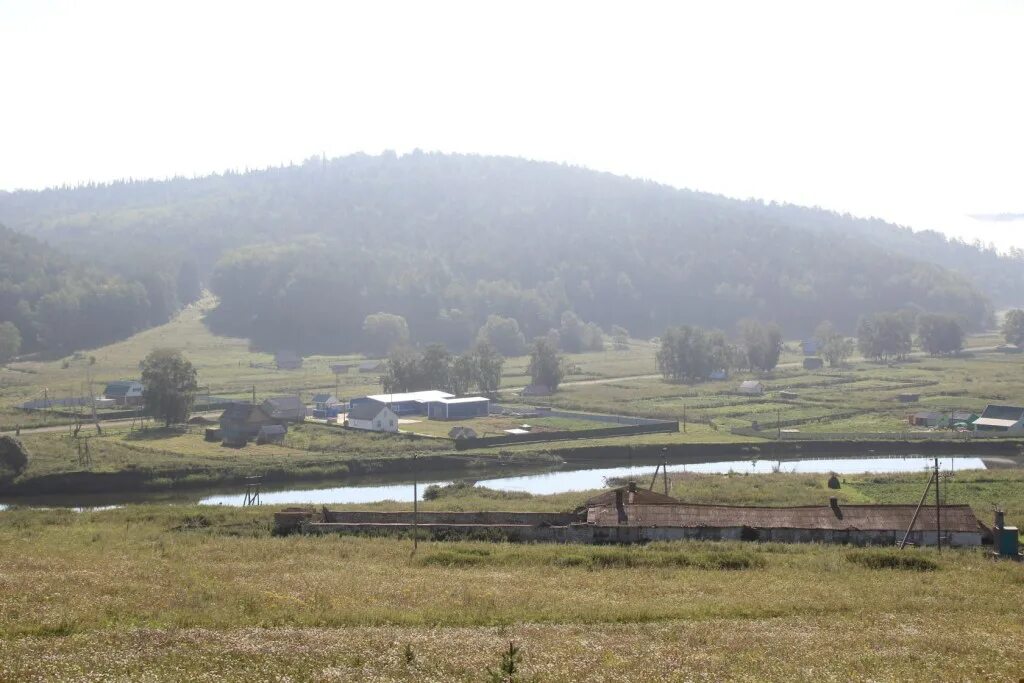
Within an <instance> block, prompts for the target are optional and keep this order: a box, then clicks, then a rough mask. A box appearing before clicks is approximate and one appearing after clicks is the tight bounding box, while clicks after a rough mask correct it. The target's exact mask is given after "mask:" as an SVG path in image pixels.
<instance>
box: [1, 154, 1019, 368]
mask: <svg viewBox="0 0 1024 683" xmlns="http://www.w3.org/2000/svg"><path fill="white" fill-rule="evenodd" d="M0 220H3V221H7V222H8V223H9V224H10V225H12V226H13V227H15V228H17V229H18V230H22V231H24V232H28V233H30V234H32V235H35V236H37V237H40V238H43V239H48V240H52V241H53V242H54V243H59V244H61V245H66V246H67V247H68V248H70V249H75V250H80V251H84V252H88V253H91V254H95V255H96V257H97V258H104V259H107V260H108V261H110V262H111V263H112V264H114V263H124V262H134V261H135V260H136V259H137V257H138V254H140V253H169V254H176V255H177V254H180V255H182V258H184V259H185V260H186V261H187V262H189V263H195V264H198V265H197V267H198V268H199V270H200V272H201V273H202V274H203V276H204V278H205V279H206V280H207V282H208V283H209V284H211V286H212V287H213V289H214V291H215V292H216V293H217V294H218V296H220V298H221V310H220V311H219V314H218V317H217V319H218V322H219V323H220V325H221V326H222V328H221V329H225V330H230V331H231V332H232V333H235V334H239V335H242V336H246V337H250V338H252V339H255V340H257V341H258V342H259V343H260V344H261V345H263V346H265V347H267V348H274V347H275V346H279V345H283V344H287V345H290V346H299V347H301V348H303V349H304V350H307V351H326V352H340V351H348V350H352V349H354V348H358V347H359V345H360V344H361V343H363V342H364V341H365V340H363V339H362V338H361V325H362V321H363V318H364V317H365V316H366V315H368V314H372V313H376V312H378V311H386V312H391V313H397V314H401V315H403V316H404V317H405V318H406V319H407V320H408V322H409V327H410V331H411V333H412V337H413V339H414V340H415V341H417V342H424V343H426V342H432V341H440V342H445V343H447V344H448V345H449V346H450V347H453V348H454V347H460V346H464V345H465V344H466V343H467V342H468V341H469V340H470V339H471V338H472V337H473V336H474V335H475V333H476V330H477V328H478V327H479V326H480V325H481V324H482V323H483V322H484V320H485V319H486V318H487V316H488V315H491V314H497V315H502V316H508V317H512V318H515V319H516V320H517V321H518V324H519V326H520V327H521V329H522V330H523V332H524V334H525V336H526V337H527V339H530V338H533V337H534V336H537V335H541V334H544V333H546V332H547V331H548V330H549V329H550V328H557V327H559V323H560V320H561V316H562V315H563V314H564V313H565V312H567V311H573V312H575V313H576V314H578V315H579V316H580V317H581V318H582V319H583V320H584V321H593V322H596V323H597V324H599V325H601V326H602V327H604V328H606V329H608V328H610V327H611V326H612V325H613V324H618V325H622V326H624V327H626V328H627V329H629V330H630V331H632V332H633V333H634V334H635V335H636V336H645V337H648V336H652V335H655V334H660V333H661V332H662V331H663V330H664V329H665V328H666V327H667V326H668V325H670V324H679V323H684V322H685V323H694V324H700V325H705V326H717V327H722V328H728V329H731V328H732V327H733V326H734V325H735V323H736V322H737V320H739V319H740V318H743V317H755V318H762V319H766V320H775V321H776V322H778V323H780V324H781V325H782V326H783V328H784V329H785V330H786V332H787V333H788V334H789V335H791V336H798V335H804V334H807V333H809V332H810V331H811V330H813V328H814V327H815V325H817V324H818V323H819V322H821V321H822V320H824V319H826V318H831V319H832V320H833V322H835V323H836V324H837V325H838V326H839V327H840V328H841V329H845V330H850V329H852V328H853V326H854V324H855V323H856V320H857V318H858V317H859V316H860V315H862V314H864V313H868V312H874V311H878V310H893V309H898V308H911V309H921V310H937V311H948V312H951V313H956V314H958V315H961V316H963V317H964V319H966V320H967V321H968V322H969V323H970V324H971V325H972V326H975V327H977V326H979V325H981V324H983V323H984V322H985V321H986V319H987V316H988V313H989V306H988V302H987V300H986V297H985V296H984V295H983V294H982V290H983V289H985V288H989V289H988V291H989V292H990V293H991V292H998V293H999V295H1000V297H1001V300H1007V299H1008V300H1012V301H1016V300H1018V299H1020V298H1022V297H1024V277H1022V275H1021V271H1020V268H1019V264H1017V263H1016V262H1013V261H1010V260H1007V259H1001V258H999V257H997V256H996V255H994V254H981V252H979V255H978V258H976V259H969V258H967V257H966V256H964V255H963V254H961V252H962V251H963V250H964V249H967V250H971V249H973V248H972V247H966V246H964V245H958V246H956V247H955V248H954V246H953V245H947V246H948V249H947V251H949V252H950V253H951V254H953V253H955V254H956V255H957V256H959V258H945V257H944V255H945V251H943V248H942V247H941V246H940V247H936V246H935V245H934V244H933V242H934V240H931V241H929V242H928V244H929V245H930V248H929V250H927V251H926V250H919V251H915V250H914V249H913V248H908V247H907V246H906V242H907V240H908V239H910V241H911V242H913V241H914V239H915V238H913V237H912V236H911V237H909V238H908V236H907V234H906V231H904V230H900V229H897V228H895V226H885V227H884V228H879V226H878V225H877V224H876V223H872V222H868V221H860V220H858V219H854V218H852V217H849V216H839V215H835V214H829V213H827V212H823V211H820V210H813V209H805V208H800V207H794V206H778V205H771V206H766V205H764V204H762V203H759V202H753V201H738V200H732V199H727V198H724V197H719V196H714V195H708V194H703V193H699V192H693V191H688V190H676V189H673V188H669V187H665V186H660V185H656V184H654V183H648V182H642V181H637V180H633V179H628V178H621V177H616V176H612V175H609V174H602V173H595V172H592V171H587V170H585V169H580V168H572V167H567V166H560V165H556V164H545V163H538V162H530V161H524V160H520V159H511V158H498V157H475V156H460V155H440V154H420V153H414V154H410V155H406V156H402V157H396V156H395V155H393V154H384V155H381V156H378V157H370V156H365V155H356V156H351V157H345V158H340V159H334V160H330V161H326V162H325V161H323V160H316V161H310V162H309V163H306V164H303V165H301V166H289V167H283V168H275V169H268V170H264V171H255V172H251V173H246V174H225V175H222V176H209V177H205V178H197V179H183V178H181V179H174V180H168V181H162V182H129V183H115V184H112V185H107V186H89V187H82V188H77V189H53V190H47V191H43V192H16V193H0ZM887 231H888V232H887ZM888 233H892V234H893V235H894V238H893V239H892V240H888V241H887V240H884V239H877V237H878V235H882V234H888ZM896 244H898V245H903V247H902V248H900V249H894V248H893V245H896ZM240 247H241V248H244V249H243V250H242V251H241V252H237V253H234V254H233V255H231V256H230V257H228V258H225V259H224V260H223V261H221V259H222V257H225V255H226V254H228V253H229V252H231V251H232V250H235V249H238V248H240ZM975 251H977V250H975ZM925 255H927V258H926V257H925ZM940 257H943V258H942V259H941V260H942V261H943V263H944V264H945V266H943V265H938V264H937V262H938V261H939V260H940ZM218 262H220V265H219V266H217V264H218ZM963 265H967V266H969V272H967V274H966V275H964V274H962V273H961V274H958V273H955V272H953V270H950V269H949V268H947V267H946V266H963ZM972 283H973V284H972Z"/></svg>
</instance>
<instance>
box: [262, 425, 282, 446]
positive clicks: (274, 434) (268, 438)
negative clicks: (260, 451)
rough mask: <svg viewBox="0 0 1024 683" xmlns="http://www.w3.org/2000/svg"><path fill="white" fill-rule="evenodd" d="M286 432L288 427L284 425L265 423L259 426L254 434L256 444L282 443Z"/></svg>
mask: <svg viewBox="0 0 1024 683" xmlns="http://www.w3.org/2000/svg"><path fill="white" fill-rule="evenodd" d="M287 433H288V428H287V427H285V426H284V425H266V426H265V427H260V431H259V432H257V434H256V443H257V444H260V445H262V444H267V443H283V442H284V435H285V434H287Z"/></svg>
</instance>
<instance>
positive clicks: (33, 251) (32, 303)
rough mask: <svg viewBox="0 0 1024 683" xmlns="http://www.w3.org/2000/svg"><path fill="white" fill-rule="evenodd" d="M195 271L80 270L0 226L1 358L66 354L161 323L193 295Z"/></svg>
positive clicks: (82, 267) (133, 266)
mask: <svg viewBox="0 0 1024 683" xmlns="http://www.w3.org/2000/svg"><path fill="white" fill-rule="evenodd" d="M198 293H199V290H198V271H197V270H196V269H195V268H194V267H192V268H191V269H189V268H184V269H181V268H179V269H178V270H177V271H171V270H168V268H167V267H165V265H162V264H157V263H153V264H151V267H150V268H148V269H147V268H142V267H141V263H138V262H137V263H135V264H130V265H128V266H126V267H124V268H120V269H118V270H117V271H110V270H109V269H106V268H99V267H95V266H90V265H87V264H85V263H83V262H80V261H77V260H74V259H72V258H71V257H70V256H68V255H66V254H63V253H60V252H58V251H56V250H54V249H52V248H51V247H49V246H47V245H45V244H43V243H41V242H39V241H37V240H35V239H33V238H32V237H29V236H27V235H23V234H20V233H16V232H14V231H13V230H10V229H8V228H5V227H3V226H2V225H0V326H3V328H4V329H3V335H2V336H3V338H4V344H3V345H4V352H3V354H2V355H3V356H5V357H9V356H12V355H14V354H15V353H18V352H21V353H26V352H33V351H39V350H46V351H70V350H74V349H85V348H90V347H94V346H99V345H102V344H107V343H110V342H113V341H117V340H118V339H123V338H124V337H127V336H129V335H131V334H133V333H134V332H137V331H139V330H141V329H145V328H146V327H149V326H152V325H158V324H160V323H163V322H166V321H167V320H168V319H169V318H170V316H171V315H172V314H173V313H174V311H176V310H177V309H178V307H179V306H180V305H181V303H182V302H183V301H182V300H183V299H184V302H185V303H187V302H188V301H191V300H193V299H195V298H196V296H197V295H198Z"/></svg>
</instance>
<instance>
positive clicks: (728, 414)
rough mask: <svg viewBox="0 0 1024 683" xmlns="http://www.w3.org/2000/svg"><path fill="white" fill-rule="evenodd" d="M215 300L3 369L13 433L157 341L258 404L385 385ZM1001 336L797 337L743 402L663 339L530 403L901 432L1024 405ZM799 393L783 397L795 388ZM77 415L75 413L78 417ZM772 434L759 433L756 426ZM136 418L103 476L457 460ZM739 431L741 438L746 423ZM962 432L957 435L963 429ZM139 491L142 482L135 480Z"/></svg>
mask: <svg viewBox="0 0 1024 683" xmlns="http://www.w3.org/2000/svg"><path fill="white" fill-rule="evenodd" d="M212 304H213V302H212V301H211V300H204V301H203V302H201V303H200V304H198V305H196V306H193V307H190V308H188V309H186V310H185V311H183V312H182V313H181V314H180V315H179V316H178V317H177V318H176V319H175V320H173V321H172V322H170V323H168V324H166V325H163V326H160V327H157V328H153V329H151V330H147V331H145V332H142V333H140V334H138V335H135V336H134V337H132V338H131V339H128V340H126V341H124V342H120V343H117V344H113V345H111V346H108V347H104V348H101V349H96V350H93V351H85V352H82V353H78V354H74V355H72V356H69V357H67V358H63V359H55V360H51V361H45V362H44V361H32V362H19V363H13V364H11V365H9V366H7V367H5V368H0V431H2V430H3V429H5V428H6V429H11V428H12V427H13V426H14V425H21V426H22V427H23V428H26V429H28V428H31V427H33V426H39V425H40V424H41V423H42V422H43V420H44V419H45V420H46V421H47V423H48V424H52V423H53V422H54V421H55V420H57V421H59V420H58V419H57V418H55V416H53V415H49V416H44V415H42V414H40V413H31V414H30V413H26V412H25V411H21V410H17V409H16V408H14V406H15V405H16V404H18V403H20V402H22V401H25V400H28V399H31V398H35V397H37V396H39V395H40V394H41V393H42V389H43V388H46V390H47V392H48V394H49V395H50V396H51V397H52V396H57V397H60V396H67V395H75V394H84V393H88V381H89V380H91V381H92V387H93V391H94V392H98V391H100V390H101V387H102V386H103V385H104V384H105V383H106V382H107V381H108V380H112V379H120V378H129V377H135V376H137V374H138V363H139V361H140V360H141V359H142V358H143V357H144V356H145V355H146V354H147V353H148V352H149V351H150V350H152V349H153V348H156V347H159V346H171V347H174V348H180V349H182V350H183V351H184V353H185V354H186V355H187V357H188V358H189V359H190V360H192V362H193V363H194V364H195V365H196V367H197V369H198V371H199V381H200V384H201V385H202V387H203V389H202V391H203V392H208V393H211V394H213V395H218V396H229V397H236V398H248V397H250V396H251V395H252V392H253V389H254V388H255V392H256V396H257V399H261V398H264V397H267V396H272V395H279V394H288V395H294V394H296V393H298V394H300V395H302V396H303V397H305V398H306V399H308V398H310V396H311V394H312V393H313V392H317V391H332V392H333V391H335V381H336V379H337V393H338V394H339V395H340V396H341V397H342V398H346V397H351V396H358V395H363V394H366V393H372V392H374V391H379V385H378V383H377V381H378V380H377V376H376V375H373V374H360V373H358V372H356V371H355V369H353V370H352V371H350V373H349V374H347V375H342V376H341V377H339V378H335V376H334V375H333V373H332V372H331V371H330V368H329V366H330V364H331V363H333V362H338V361H344V362H349V363H355V362H357V361H358V360H360V358H358V357H354V356H346V357H340V356H339V357H326V356H316V357H311V358H307V359H306V362H305V364H304V366H303V368H302V369H301V370H296V371H278V370H276V369H274V367H273V365H272V358H271V356H270V355H268V354H264V353H254V352H252V351H250V350H249V348H248V346H247V343H246V342H245V341H244V340H240V339H230V338H224V337H217V336H215V335H213V334H211V333H210V332H209V330H208V329H207V328H206V327H205V325H204V324H203V321H202V317H203V315H204V312H205V311H206V310H207V309H208V308H209V307H210V306H211V305H212ZM998 342H999V338H998V336H997V335H995V334H993V333H987V334H984V335H977V336H975V337H971V338H969V339H968V347H969V348H970V349H974V351H970V352H969V353H966V354H964V355H963V356H960V357H951V358H931V357H924V356H921V355H919V354H918V355H916V356H915V357H913V358H911V359H909V360H908V361H906V362H903V363H899V364H893V365H883V364H876V363H869V362H864V361H863V360H858V359H854V362H851V364H849V365H848V366H846V367H844V368H837V369H833V368H824V369H822V370H817V371H807V370H804V369H803V368H802V367H801V364H800V361H801V356H799V355H798V354H797V353H796V346H795V344H792V343H791V344H789V345H787V347H786V351H785V353H784V355H783V357H782V362H781V364H780V366H779V367H778V368H777V369H776V370H775V371H774V372H772V373H768V374H765V375H763V376H760V379H761V380H762V381H763V382H764V383H765V385H766V387H767V391H766V393H765V394H764V395H763V396H741V395H739V394H738V393H736V387H737V386H738V384H739V382H740V381H742V380H743V379H747V378H749V377H752V376H753V375H750V374H746V373H736V374H734V376H733V377H731V378H730V379H729V380H727V381H716V382H704V383H700V384H695V385H686V384H675V383H670V382H665V381H663V380H662V379H661V378H660V376H658V375H657V374H656V372H655V362H654V354H655V350H656V346H655V345H653V344H652V343H650V342H649V341H637V340H634V341H633V342H631V344H630V347H629V349H628V350H625V351H617V350H612V349H611V348H609V350H607V351H604V352H597V353H586V354H578V355H572V356H569V358H568V359H569V361H570V362H571V364H572V365H573V366H574V367H575V368H576V369H577V370H578V373H577V374H571V375H569V376H567V377H566V380H565V383H564V384H563V386H562V387H561V388H560V390H559V391H558V393H557V394H556V395H554V396H552V397H545V398H537V399H530V403H529V404H526V405H538V404H539V405H550V406H553V407H557V408H561V409H566V410H583V411H593V412H600V413H608V414H621V415H635V416H643V417H659V418H665V419H670V420H680V421H682V422H683V423H684V431H680V432H679V433H674V434H650V435H641V436H634V437H611V438H605V439H588V440H587V441H585V442H581V444H582V445H586V446H595V445H641V444H665V445H670V444H674V443H705V442H757V441H759V440H760V439H762V438H775V437H776V436H777V431H776V427H777V426H785V427H786V428H787V429H795V430H798V431H800V432H802V433H806V434H807V435H808V436H813V435H814V434H823V435H829V434H839V435H842V436H843V438H856V437H857V436H859V435H877V434H882V435H883V436H884V435H885V434H891V435H893V436H898V435H901V434H903V433H905V432H907V431H909V430H911V429H912V428H911V427H909V425H908V424H907V416H908V414H910V413H913V412H916V411H919V410H935V411H942V412H948V411H951V410H959V409H964V410H971V411H974V412H979V411H980V410H982V409H983V408H984V407H985V405H987V404H988V403H990V402H997V401H998V402H1007V403H1020V402H1022V401H1024V372H1021V370H1022V369H1024V356H1015V355H1004V354H1000V353H995V352H992V351H988V350H985V349H987V348H989V347H992V346H994V345H996V344H997V343H998ZM526 364H527V359H526V358H510V359H508V361H507V362H506V365H505V372H504V376H503V378H502V385H503V387H505V388H504V389H503V390H502V392H501V396H500V397H499V398H498V400H499V401H500V402H501V403H502V404H506V405H510V406H512V407H515V406H516V405H518V404H520V402H521V399H520V398H519V397H518V393H517V391H516V390H515V388H516V387H521V386H523V385H525V384H527V383H528V381H529V378H528V377H526V376H525V367H526ZM784 390H785V391H790V392H794V393H795V394H796V397H795V398H783V397H782V396H781V395H780V392H781V391H784ZM904 392H914V393H919V394H920V395H921V399H920V401H919V402H918V403H911V404H904V403H899V402H898V401H896V400H895V399H896V396H897V395H898V394H900V393H904ZM64 421H68V419H67V418H64ZM525 421H527V422H529V423H530V424H531V425H532V426H534V427H535V428H536V429H537V431H544V430H563V429H564V430H577V429H590V428H593V427H595V426H599V425H598V423H594V422H587V421H585V420H573V419H562V418H536V419H533V418H531V419H529V420H525ZM520 422H521V421H520V420H518V419H513V418H500V417H489V418H481V419H476V420H471V421H453V422H442V421H431V420H420V421H418V422H415V423H410V424H405V425H403V426H402V429H403V431H411V432H416V433H420V434H424V435H429V436H435V437H444V436H446V435H447V433H448V431H449V430H450V429H451V427H452V426H454V425H456V424H464V425H467V426H472V427H474V428H475V429H477V432H478V433H479V434H482V435H491V434H502V433H503V430H504V429H508V428H510V427H515V426H518V425H519V424H520ZM755 423H756V424H757V425H758V426H759V427H760V428H761V431H760V432H756V433H755V432H749V431H743V430H749V429H750V428H751V427H752V426H753V425H754V424H755ZM126 428H127V425H108V426H107V427H106V428H105V433H104V435H103V436H102V437H99V438H95V439H91V441H90V444H91V446H90V449H91V454H92V456H93V457H92V465H91V468H90V469H91V470H92V471H94V472H121V471H131V472H134V473H136V474H138V473H140V472H142V473H145V475H146V476H145V479H146V485H147V486H148V487H154V488H159V487H161V486H170V485H172V484H174V485H179V484H183V483H184V484H188V483H191V484H202V483H216V482H218V481H224V480H234V479H237V478H239V477H242V476H249V475H251V474H258V473H261V472H267V471H272V472H275V473H276V475H277V476H278V477H279V478H281V479H285V478H288V477H289V476H292V477H294V478H296V479H299V478H309V477H315V476H317V475H318V474H322V475H324V476H327V475H331V476H344V474H345V473H346V472H347V471H348V468H349V463H350V462H351V461H353V460H368V461H378V460H382V459H394V458H403V457H405V458H408V457H411V456H413V455H419V454H424V453H430V454H445V453H448V454H454V449H453V447H452V444H451V443H450V442H448V441H446V440H437V441H431V440H427V439H419V440H407V439H403V438H401V437H393V436H387V437H384V436H375V435H366V434H358V433H353V432H341V431H337V430H331V429H328V428H326V427H316V426H311V425H309V426H306V427H303V428H301V429H298V430H292V432H291V433H290V434H289V436H288V438H287V440H286V443H285V447H283V448H282V447H275V446H259V447H257V446H254V445H252V446H247V447H246V448H243V449H240V450H232V449H225V448H222V447H220V446H219V445H217V444H211V443H207V442H204V441H203V440H202V437H201V436H200V435H199V434H198V433H190V434H179V433H176V432H171V433H168V432H165V431H161V430H156V431H151V432H147V433H138V432H135V433H127V432H126ZM735 429H739V430H741V432H740V433H733V431H732V430H735ZM90 431H91V430H90ZM23 436H24V439H25V442H26V444H27V445H28V446H29V448H30V450H31V451H32V453H33V456H34V457H33V462H32V463H31V464H30V467H29V470H28V472H26V473H25V475H23V478H29V479H31V478H33V477H38V476H46V475H53V474H58V473H62V472H67V473H74V472H77V471H80V470H82V469H83V467H82V466H81V465H79V461H78V456H77V446H76V444H75V443H74V442H73V441H72V440H70V439H68V438H67V437H66V436H65V435H64V434H63V433H61V432H55V433H42V434H35V433H29V432H28V431H26V432H25V433H24V434H23ZM950 437H951V438H954V437H955V435H954V434H952V433H950ZM556 447H557V448H565V447H567V443H566V442H562V443H560V444H558V445H557V446H554V445H545V444H542V443H541V444H528V445H527V444H524V445H517V446H508V447H505V448H503V449H502V451H503V452H506V453H509V454H518V455H528V456H534V455H543V454H545V453H546V452H547V451H549V450H552V449H553V448H556ZM469 454H470V457H474V458H485V459H486V458H491V457H493V456H494V455H495V453H493V452H491V451H487V450H478V451H470V452H469ZM132 485H133V486H134V485H136V484H132Z"/></svg>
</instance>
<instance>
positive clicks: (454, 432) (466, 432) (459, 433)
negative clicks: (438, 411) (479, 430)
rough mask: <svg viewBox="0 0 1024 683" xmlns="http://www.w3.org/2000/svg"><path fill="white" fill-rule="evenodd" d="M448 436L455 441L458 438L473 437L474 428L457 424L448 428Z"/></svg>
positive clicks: (474, 435)
mask: <svg viewBox="0 0 1024 683" xmlns="http://www.w3.org/2000/svg"><path fill="white" fill-rule="evenodd" d="M448 438H449V439H455V440H456V441H458V440H459V439H475V438H476V430H475V429H473V428H472V427H463V426H462V425H458V426H455V427H452V428H451V429H449V430H448Z"/></svg>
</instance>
